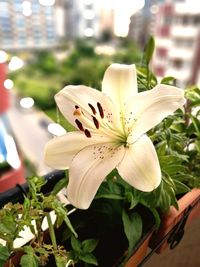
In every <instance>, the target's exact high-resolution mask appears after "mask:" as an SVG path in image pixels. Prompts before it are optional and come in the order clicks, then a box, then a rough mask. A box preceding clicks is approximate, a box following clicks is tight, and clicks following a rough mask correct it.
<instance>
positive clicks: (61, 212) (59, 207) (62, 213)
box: [52, 199, 78, 237]
mask: <svg viewBox="0 0 200 267" xmlns="http://www.w3.org/2000/svg"><path fill="white" fill-rule="evenodd" d="M52 207H53V209H54V211H55V213H56V215H57V216H58V217H60V218H59V219H58V220H61V219H62V220H63V221H64V222H65V223H66V225H67V227H68V228H69V229H70V231H71V232H72V233H73V234H74V235H75V236H76V237H77V236H78V235H77V233H76V232H75V230H74V228H73V226H72V224H71V222H70V220H69V218H68V216H67V209H66V208H65V207H64V206H63V204H62V203H61V202H60V201H58V200H56V199H55V200H54V201H53V203H52Z"/></svg>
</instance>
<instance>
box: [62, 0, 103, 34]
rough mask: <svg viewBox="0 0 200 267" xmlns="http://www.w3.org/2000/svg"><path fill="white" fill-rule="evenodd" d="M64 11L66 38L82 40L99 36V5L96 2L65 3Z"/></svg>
mask: <svg viewBox="0 0 200 267" xmlns="http://www.w3.org/2000/svg"><path fill="white" fill-rule="evenodd" d="M65 10H66V12H67V14H68V19H67V20H66V24H65V25H66V31H67V37H71V38H73V39H74V38H83V37H98V36H99V3H98V1H97V0H94V1H93V0H73V1H67V4H66V5H65Z"/></svg>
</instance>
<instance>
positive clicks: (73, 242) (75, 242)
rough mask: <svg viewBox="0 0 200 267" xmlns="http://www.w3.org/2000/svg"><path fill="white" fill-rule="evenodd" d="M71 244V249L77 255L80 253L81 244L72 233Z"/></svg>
mask: <svg viewBox="0 0 200 267" xmlns="http://www.w3.org/2000/svg"><path fill="white" fill-rule="evenodd" d="M71 245H72V248H73V250H74V251H75V252H76V253H77V254H78V255H79V254H81V251H82V249H81V247H82V244H81V242H80V241H79V240H78V239H77V238H75V237H74V236H73V235H72V237H71Z"/></svg>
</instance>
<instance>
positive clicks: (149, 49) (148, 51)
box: [144, 36, 155, 64]
mask: <svg viewBox="0 0 200 267" xmlns="http://www.w3.org/2000/svg"><path fill="white" fill-rule="evenodd" d="M154 49H155V41H154V38H153V37H152V36H151V37H150V38H149V40H148V42H147V44H146V46H145V48H144V58H145V59H146V62H147V64H149V62H150V60H151V58H152V56H153V52H154Z"/></svg>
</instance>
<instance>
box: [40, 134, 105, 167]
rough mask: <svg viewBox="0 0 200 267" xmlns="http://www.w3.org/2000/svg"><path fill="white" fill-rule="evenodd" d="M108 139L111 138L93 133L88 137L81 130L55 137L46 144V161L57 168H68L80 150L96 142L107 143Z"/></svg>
mask: <svg viewBox="0 0 200 267" xmlns="http://www.w3.org/2000/svg"><path fill="white" fill-rule="evenodd" d="M108 141H109V139H108V138H107V137H105V136H100V135H93V136H92V138H87V137H86V136H85V135H84V134H83V133H81V132H70V133H67V134H65V135H62V136H58V137H55V138H53V139H52V140H50V141H49V142H48V143H47V144H46V146H45V151H44V161H45V163H46V164H47V165H48V166H50V167H53V168H55V169H61V170H62V169H63V170H64V169H68V168H69V165H70V164H71V161H72V159H73V157H74V156H75V155H76V154H77V153H78V151H80V150H81V149H83V148H84V147H87V146H89V145H91V144H95V143H96V142H98V143H105V142H108Z"/></svg>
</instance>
